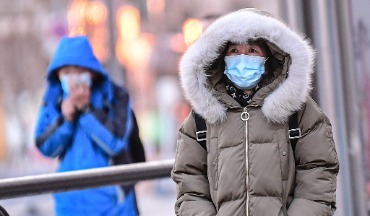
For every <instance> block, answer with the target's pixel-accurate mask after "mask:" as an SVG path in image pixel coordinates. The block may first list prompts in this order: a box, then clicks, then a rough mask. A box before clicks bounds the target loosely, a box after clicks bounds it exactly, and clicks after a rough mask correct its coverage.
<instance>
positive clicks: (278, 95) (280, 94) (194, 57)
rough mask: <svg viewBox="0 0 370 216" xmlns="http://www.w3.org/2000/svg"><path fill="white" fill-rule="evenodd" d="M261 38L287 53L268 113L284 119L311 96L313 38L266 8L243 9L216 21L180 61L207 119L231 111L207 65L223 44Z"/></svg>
mask: <svg viewBox="0 0 370 216" xmlns="http://www.w3.org/2000/svg"><path fill="white" fill-rule="evenodd" d="M258 38H262V39H264V40H266V41H267V42H269V43H270V44H273V45H274V46H276V48H277V49H276V50H279V52H280V53H281V56H285V57H286V56H288V58H285V60H284V61H285V62H284V64H285V69H286V74H285V75H284V79H283V80H281V81H279V82H278V83H275V84H276V86H274V87H271V86H269V89H272V91H271V92H268V94H267V95H265V96H264V97H263V102H262V111H263V113H264V115H265V117H266V118H267V119H268V120H269V121H272V122H276V123H283V122H286V121H287V119H288V117H289V115H291V114H292V113H293V112H295V111H297V110H299V109H300V108H301V106H302V104H303V103H304V102H305V101H306V100H307V98H308V95H309V93H310V90H311V76H312V73H313V66H314V51H313V49H312V48H311V46H310V44H309V42H308V41H307V40H306V39H305V38H304V37H303V36H301V35H299V34H297V33H296V32H294V31H293V30H291V29H290V28H289V27H288V26H287V25H285V24H284V23H283V22H281V21H279V20H277V19H275V18H273V17H272V16H271V15H269V14H268V13H265V12H262V11H258V10H256V9H242V10H239V11H235V12H232V13H230V14H227V15H225V16H223V17H221V18H219V19H218V20H216V21H215V22H214V23H212V24H211V25H210V26H209V27H208V28H207V30H206V31H205V32H204V33H203V35H202V36H201V37H200V38H199V39H198V40H197V41H196V42H195V43H194V44H192V45H191V46H190V47H189V48H188V50H187V51H186V52H185V54H184V55H183V57H182V59H181V62H180V80H181V85H182V87H183V90H184V93H185V96H186V98H187V99H188V100H189V102H190V104H191V106H192V107H193V109H194V111H195V112H197V113H199V114H200V115H201V116H202V117H203V118H204V119H206V121H207V122H209V123H211V124H214V123H217V122H222V121H223V120H224V119H225V118H226V112H227V105H226V104H225V103H224V102H223V101H222V100H220V97H219V94H218V93H217V90H216V89H214V88H213V86H212V85H211V84H210V83H211V81H210V79H211V78H212V77H211V76H213V75H210V74H209V73H208V71H207V70H208V69H209V67H210V66H211V65H212V64H213V63H214V62H215V61H216V60H217V59H218V58H219V57H220V56H221V51H220V50H222V49H223V47H224V46H225V44H226V43H227V42H233V43H246V42H247V41H248V40H250V39H258ZM270 48H271V47H270ZM276 53H278V52H276ZM286 59H289V60H286ZM222 72H223V71H221V73H222ZM260 90H262V89H260ZM260 90H259V91H260ZM256 94H257V93H256Z"/></svg>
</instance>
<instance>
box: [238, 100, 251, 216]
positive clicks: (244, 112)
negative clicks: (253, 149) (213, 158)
mask: <svg viewBox="0 0 370 216" xmlns="http://www.w3.org/2000/svg"><path fill="white" fill-rule="evenodd" d="M240 118H241V119H242V121H244V122H245V164H246V173H247V175H246V177H245V182H246V189H247V202H246V212H247V214H246V215H247V216H248V215H249V160H248V155H249V148H248V120H249V113H248V109H247V107H244V111H243V112H242V114H241V116H240Z"/></svg>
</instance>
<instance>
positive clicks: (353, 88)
mask: <svg viewBox="0 0 370 216" xmlns="http://www.w3.org/2000/svg"><path fill="white" fill-rule="evenodd" d="M0 5H1V7H0V178H2V179H4V178H10V177H19V176H28V175H37V174H43V173H53V172H54V171H55V169H56V166H57V163H58V161H57V160H53V159H50V158H45V157H44V156H42V155H41V154H40V153H39V152H38V150H37V149H36V147H35V141H34V126H35V122H36V118H37V117H36V115H37V110H38V108H39V106H40V104H41V99H42V92H43V91H44V88H45V84H46V82H45V79H44V78H45V72H46V67H47V64H48V63H49V61H50V58H51V56H52V54H53V53H54V51H55V48H56V45H57V43H58V42H59V40H60V38H61V37H62V36H65V35H81V34H83V35H87V36H88V37H89V39H90V40H91V42H92V45H93V48H94V52H95V54H96V55H97V56H98V58H99V60H100V61H101V62H103V63H104V66H105V68H106V69H107V71H108V72H109V73H110V75H111V76H112V78H113V79H114V81H115V82H117V83H118V84H120V85H124V86H126V87H127V88H128V90H129V94H130V96H131V99H132V107H133V110H134V111H135V113H136V116H137V119H138V123H139V128H140V136H141V138H142V140H143V143H144V148H145V151H146V155H147V159H148V161H160V160H164V159H172V158H174V156H175V148H176V138H177V130H178V128H179V126H180V124H181V122H182V121H183V120H184V119H185V117H186V116H187V115H188V113H189V112H190V107H189V105H188V104H187V102H186V100H185V98H184V97H183V94H182V92H181V87H180V84H179V77H178V62H179V60H180V58H181V55H182V54H183V53H184V51H185V50H186V49H187V47H188V46H189V45H190V44H191V43H193V42H194V41H195V40H196V39H197V38H198V37H199V36H200V34H201V33H202V32H203V30H204V28H205V27H206V25H207V23H208V22H209V21H211V20H210V19H207V17H208V18H211V17H217V16H220V15H222V14H225V13H228V12H230V11H233V10H237V9H241V8H245V7H256V8H259V9H262V10H266V11H268V12H270V13H271V14H272V15H274V16H276V17H278V18H280V19H281V20H283V21H285V22H287V23H288V24H289V25H290V26H291V27H292V28H293V29H295V30H298V31H300V32H302V34H304V35H306V36H307V38H308V39H309V40H310V41H311V42H312V44H313V46H314V47H315V48H316V52H317V64H316V74H315V77H314V80H313V83H314V89H313V91H312V96H313V98H314V99H315V101H317V103H318V104H320V106H321V107H322V108H323V111H324V112H325V113H326V114H327V115H328V117H329V118H330V119H331V121H332V124H333V133H334V138H335V140H336V145H337V150H338V155H339V161H340V173H339V177H338V185H337V188H338V194H337V203H338V206H337V207H338V209H337V211H336V213H335V215H337V216H342V215H343V216H352V215H354V216H363V215H369V213H368V212H369V209H370V205H369V203H370V202H369V200H370V199H369V197H370V196H369V195H370V14H369V12H368V10H369V8H370V1H366V0H322V1H320V0H270V1H267V0H266V1H261V0H228V1H225V0H202V1H196V0H27V1H24V0H12V1H9V0H0ZM175 190H176V189H175V184H174V183H173V182H172V180H171V179H170V178H164V179H156V180H151V181H143V182H140V183H138V184H137V191H138V202H139V208H140V210H141V213H142V215H143V216H164V215H166V216H167V215H168V216H172V215H175V213H174V203H175V200H176V197H175ZM0 205H2V206H4V207H5V208H6V209H7V210H8V211H9V212H10V215H11V216H52V215H53V199H52V197H51V195H50V194H45V195H38V196H30V197H21V198H14V199H8V200H0Z"/></svg>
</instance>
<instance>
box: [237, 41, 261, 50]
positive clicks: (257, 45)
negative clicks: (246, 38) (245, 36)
mask: <svg viewBox="0 0 370 216" xmlns="http://www.w3.org/2000/svg"><path fill="white" fill-rule="evenodd" d="M251 46H253V47H259V48H261V49H262V48H264V45H263V44H261V43H257V42H248V43H243V44H240V43H231V44H230V47H237V48H243V47H251Z"/></svg>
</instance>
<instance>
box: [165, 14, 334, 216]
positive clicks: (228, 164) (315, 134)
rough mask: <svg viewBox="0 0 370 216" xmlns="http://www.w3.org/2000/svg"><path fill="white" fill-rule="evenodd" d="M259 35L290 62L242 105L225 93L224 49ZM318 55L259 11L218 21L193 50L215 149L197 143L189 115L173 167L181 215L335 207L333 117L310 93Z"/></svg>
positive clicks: (196, 92)
mask: <svg viewBox="0 0 370 216" xmlns="http://www.w3.org/2000/svg"><path fill="white" fill-rule="evenodd" d="M255 38H263V39H265V40H266V41H267V44H268V46H269V48H270V50H271V52H272V55H273V57H274V58H275V59H276V60H277V62H280V63H281V64H280V66H279V67H276V68H274V70H273V72H271V74H272V75H271V76H272V77H273V78H272V80H270V81H269V82H266V84H264V85H263V86H262V87H261V88H260V89H259V90H258V91H257V92H256V94H255V95H254V97H253V99H252V103H251V104H250V105H248V106H247V107H241V106H240V105H239V104H238V103H237V102H236V101H235V100H234V99H233V98H231V97H230V96H229V95H228V94H227V93H226V90H225V85H224V83H223V82H222V79H221V78H222V75H223V71H224V66H222V61H223V57H222V54H221V52H222V50H223V49H224V46H225V43H226V42H228V41H231V42H235V43H245V42H246V41H247V40H248V39H255ZM220 56H221V57H220ZM313 58H314V53H313V50H312V48H311V47H310V45H309V44H308V42H307V41H305V40H304V39H303V38H302V37H301V36H299V35H298V34H296V33H295V32H293V31H292V30H290V29H289V28H288V27H287V26H286V25H285V24H283V23H282V22H280V21H278V20H276V19H275V18H272V17H271V16H269V15H268V14H266V13H262V12H260V11H257V10H250V9H248V10H247V9H244V10H240V11H236V12H233V13H231V14H228V15H226V16H224V17H221V18H220V19H218V20H216V21H215V22H214V23H213V24H212V25H211V26H209V27H208V29H207V30H206V31H205V33H204V34H203V35H202V36H201V38H200V39H198V40H197V41H196V42H195V43H194V44H193V45H192V46H190V47H189V49H188V50H187V52H186V53H185V54H184V56H183V58H182V60H181V64H180V77H181V82H182V86H183V89H184V92H185V95H186V97H187V99H188V100H189V102H190V104H191V105H192V107H193V110H194V111H195V112H197V113H198V114H200V115H201V116H202V117H203V118H204V119H206V121H207V149H206V150H205V149H203V148H202V147H201V145H200V144H199V143H198V142H197V141H196V140H195V132H196V127H195V122H194V118H193V115H192V114H190V115H189V116H188V118H187V119H186V120H185V122H184V123H183V125H182V127H181V128H180V131H179V136H178V144H177V150H176V160H175V165H174V168H173V172H172V178H173V180H174V181H175V182H176V184H177V192H178V193H177V201H176V206H175V209H176V215H184V216H185V215H186V216H188V215H197V216H198V215H226V216H239V215H250V216H275V215H276V216H283V215H289V216H326V215H332V214H333V212H334V210H335V204H336V197H335V194H336V193H335V191H336V176H337V173H338V170H339V164H338V158H337V153H336V150H335V145H334V141H333V134H332V129H331V125H330V122H329V120H328V119H327V117H326V116H325V115H324V114H323V112H322V111H321V110H320V108H319V107H318V106H317V105H316V104H315V102H314V101H313V100H312V99H311V98H310V97H309V91H310V89H311V74H312V72H313ZM220 62H221V64H220V65H221V66H220V67H218V66H217V65H218V64H219V63H220ZM296 111H298V119H299V127H300V129H301V130H302V137H301V138H300V139H299V141H298V143H297V145H296V149H295V151H294V152H293V150H292V148H291V145H290V143H289V138H288V117H289V116H290V115H291V114H292V113H293V112H296Z"/></svg>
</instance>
